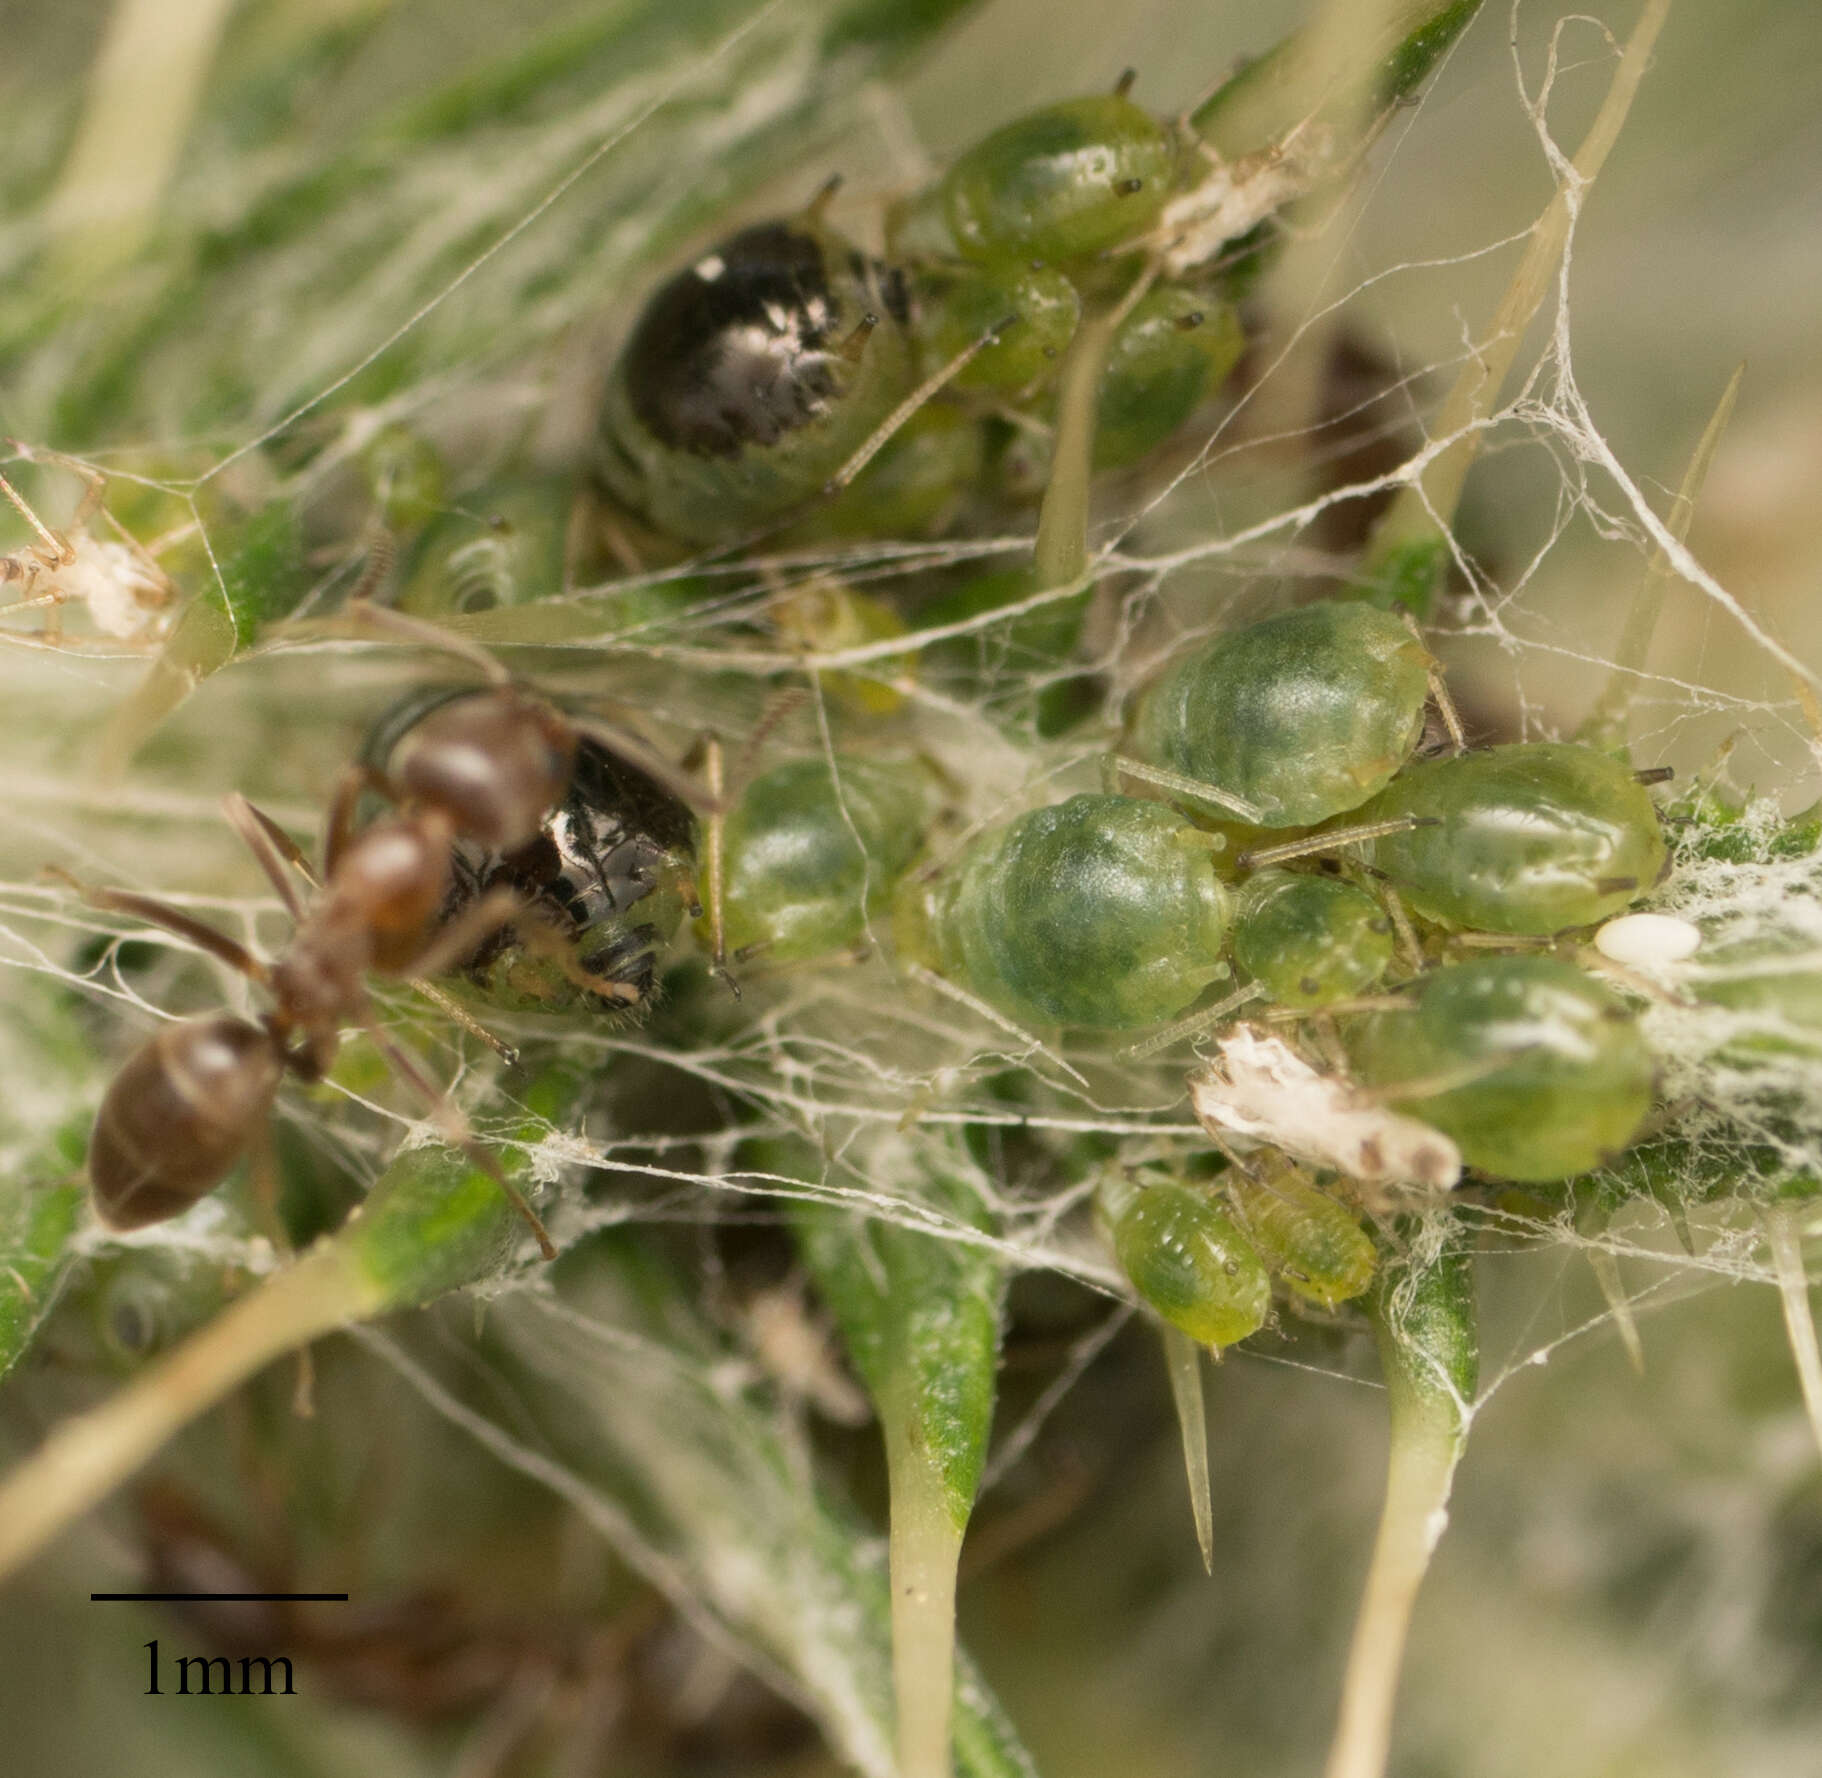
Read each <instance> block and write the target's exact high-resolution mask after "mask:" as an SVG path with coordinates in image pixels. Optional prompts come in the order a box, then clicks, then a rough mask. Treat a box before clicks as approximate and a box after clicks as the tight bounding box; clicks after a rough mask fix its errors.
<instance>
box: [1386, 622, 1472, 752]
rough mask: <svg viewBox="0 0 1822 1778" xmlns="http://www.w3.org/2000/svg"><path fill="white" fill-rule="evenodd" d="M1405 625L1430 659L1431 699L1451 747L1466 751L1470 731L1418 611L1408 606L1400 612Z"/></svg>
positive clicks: (1455, 750) (1412, 638) (1426, 657)
mask: <svg viewBox="0 0 1822 1778" xmlns="http://www.w3.org/2000/svg"><path fill="white" fill-rule="evenodd" d="M1398 616H1399V619H1400V621H1401V622H1402V623H1403V624H1404V627H1405V628H1406V629H1407V630H1409V631H1410V632H1411V640H1412V641H1413V642H1415V643H1416V644H1417V646H1418V647H1419V648H1421V649H1422V650H1423V651H1424V657H1425V659H1427V660H1429V662H1430V666H1429V673H1428V676H1429V681H1430V701H1431V702H1432V703H1433V704H1435V706H1436V713H1437V715H1439V716H1440V717H1441V718H1442V726H1443V727H1444V728H1446V729H1447V730H1448V731H1449V747H1450V749H1451V751H1453V752H1455V753H1458V754H1460V753H1466V752H1467V750H1468V732H1467V730H1466V729H1464V728H1463V727H1462V725H1461V712H1460V711H1459V710H1457V709H1456V707H1455V700H1454V698H1452V697H1451V696H1450V695H1449V687H1448V682H1447V681H1446V680H1445V679H1444V678H1443V676H1442V669H1441V667H1440V666H1439V665H1438V664H1437V662H1436V661H1435V659H1434V658H1433V657H1431V655H1430V650H1429V645H1428V643H1426V642H1425V641H1424V635H1423V630H1422V628H1421V627H1420V626H1419V624H1418V622H1417V616H1416V613H1414V612H1413V611H1411V610H1410V609H1409V608H1408V607H1407V608H1405V609H1403V610H1401V611H1400V612H1399V613H1398Z"/></svg>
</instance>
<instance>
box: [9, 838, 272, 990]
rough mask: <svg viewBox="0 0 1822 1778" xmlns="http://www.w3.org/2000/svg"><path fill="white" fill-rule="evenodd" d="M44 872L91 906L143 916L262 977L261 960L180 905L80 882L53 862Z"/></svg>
mask: <svg viewBox="0 0 1822 1778" xmlns="http://www.w3.org/2000/svg"><path fill="white" fill-rule="evenodd" d="M44 874H45V875H46V876H47V877H50V878H52V879H54V880H55V881H57V882H59V883H63V884H66V885H67V886H68V887H69V888H71V889H74V890H75V891H76V893H77V894H78V895H80V896H81V897H82V899H83V900H84V901H85V902H87V903H88V905H89V906H90V907H92V908H100V909H102V910H103V911H104V912H107V913H113V914H131V915H132V916H133V917H134V919H136V920H144V921H145V922H146V923H147V924H148V925H151V926H162V927H163V928H164V929H165V931H166V932H172V933H175V934H176V935H177V936H178V937H179V938H187V939H188V940H189V941H190V943H191V944H193V945H195V946H196V947H197V949H198V950H201V951H206V952H207V953H208V954H209V955H210V956H211V957H214V958H215V959H216V960H217V961H218V962H222V963H225V964H227V966H228V967H229V968H230V969H235V970H238V971H239V972H240V973H241V974H242V975H244V976H246V977H247V978H248V979H249V980H251V981H255V982H262V983H263V982H264V981H265V980H266V974H267V971H266V966H265V964H263V963H262V962H260V960H259V959H258V958H257V957H255V956H254V955H253V953H252V952H251V951H249V950H248V949H247V948H246V946H244V945H242V944H239V943H238V942H236V941H235V940H234V939H231V938H230V937H229V936H228V935H227V934H226V933H225V932H217V931H216V929H215V928H214V927H213V926H210V925H207V924H205V923H204V922H203V921H201V920H198V919H195V918H194V917H193V916H191V915H189V914H186V913H185V912H184V911H183V910H182V909H181V908H174V907H170V906H168V905H167V904H166V903H164V902H162V901H157V900H154V899H153V897H151V896H149V895H138V894H135V893H134V892H133V891H132V890H131V889H102V888H99V887H97V886H96V885H95V884H93V883H84V882H82V881H81V880H80V879H78V878H76V877H73V876H71V875H70V873H69V872H68V871H66V870H61V869H59V868H58V867H57V866H56V865H54V864H52V865H46V866H45V870H44Z"/></svg>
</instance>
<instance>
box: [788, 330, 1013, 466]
mask: <svg viewBox="0 0 1822 1778" xmlns="http://www.w3.org/2000/svg"><path fill="white" fill-rule="evenodd" d="M1017 319H1018V317H1017V316H1016V315H1008V316H1007V317H1006V319H1005V320H1004V321H1001V322H998V323H997V324H996V325H995V326H994V327H992V328H991V329H990V330H989V331H988V332H986V333H983V334H982V335H981V336H980V337H979V338H978V339H974V340H971V341H969V343H968V344H967V345H965V346H964V347H963V348H962V349H961V350H960V351H959V352H957V353H956V355H955V356H954V357H953V358H951V359H950V360H949V362H948V363H947V364H942V365H938V366H937V368H936V369H935V370H933V371H932V372H931V373H930V375H929V376H927V377H925V378H924V380H923V381H922V382H921V383H919V384H918V386H917V387H916V388H915V389H913V390H912V391H911V393H910V394H909V395H907V396H906V397H905V399H904V400H903V401H901V402H900V403H899V404H898V406H897V407H895V408H894V409H893V410H892V411H891V413H889V414H887V415H886V417H885V418H884V419H883V420H881V421H880V423H879V424H878V425H877V426H876V427H874V429H873V431H872V433H871V434H870V436H869V437H868V438H867V439H866V441H865V442H864V443H863V444H862V445H861V447H860V449H859V450H857V451H856V452H855V453H854V455H853V456H851V457H850V458H849V459H848V460H847V462H845V463H844V464H843V465H842V466H841V468H839V469H838V470H836V472H835V473H834V474H833V475H832V476H830V477H829V479H828V481H827V482H825V483H824V484H823V490H822V491H823V495H824V497H825V498H826V497H827V496H829V495H831V494H839V493H840V492H841V491H842V489H843V488H845V487H846V486H847V485H848V484H849V482H851V481H853V479H854V478H855V477H856V476H857V475H859V474H860V472H861V471H862V470H863V469H865V468H866V467H867V465H868V464H869V463H871V462H872V461H873V459H874V458H875V457H877V456H878V455H879V453H880V452H881V451H883V450H884V449H885V448H886V446H887V445H888V444H889V443H891V441H892V435H893V434H894V433H895V432H897V431H898V429H899V428H900V427H901V426H902V425H904V423H905V422H906V421H907V420H908V419H910V418H911V416H912V415H913V414H914V413H916V412H917V410H918V409H919V408H921V407H923V406H924V405H925V403H926V402H928V401H929V400H930V398H931V397H932V396H934V395H935V394H936V393H937V391H938V390H940V389H941V388H942V387H943V386H944V384H946V383H947V382H949V380H950V379H951V378H953V377H958V376H960V375H961V373H962V372H963V371H965V370H966V369H967V368H968V366H969V365H970V364H972V363H973V362H974V360H975V359H976V358H977V357H978V356H979V355H980V354H981V353H982V352H984V351H985V350H986V349H987V348H988V347H989V346H991V345H994V344H995V343H997V341H998V340H999V337H1000V335H1001V334H1002V333H1004V332H1005V331H1006V329H1007V328H1008V327H1010V326H1011V325H1012V324H1013V323H1014V322H1015V321H1016V320H1017ZM876 324H877V323H876ZM868 331H869V332H870V331H871V329H869V330H868ZM861 343H862V344H863V345H864V344H865V340H864V338H863V340H862V342H861Z"/></svg>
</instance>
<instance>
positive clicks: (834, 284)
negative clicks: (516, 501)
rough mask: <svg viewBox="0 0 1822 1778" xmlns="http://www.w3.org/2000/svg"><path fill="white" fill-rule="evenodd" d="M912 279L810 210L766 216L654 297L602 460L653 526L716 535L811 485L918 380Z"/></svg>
mask: <svg viewBox="0 0 1822 1778" xmlns="http://www.w3.org/2000/svg"><path fill="white" fill-rule="evenodd" d="M907 319H908V311H907V307H906V299H905V295H904V288H903V284H902V281H901V280H900V279H899V278H898V276H897V275H896V274H895V273H893V272H891V271H889V270H887V269H886V268H885V267H882V266H880V265H878V264H876V263H875V262H874V261H872V260H870V259H868V258H867V257H866V256H865V255H863V254H862V253H860V252H859V251H858V250H857V249H855V248H854V247H852V246H851V245H849V243H847V242H846V241H844V240H842V239H841V238H840V237H839V236H838V235H835V234H833V233H832V232H831V231H829V230H828V229H827V228H825V227H823V226H822V224H821V223H820V222H819V221H817V220H815V219H814V218H811V217H803V218H800V219H798V220H796V221H792V222H766V223H759V224H757V225H755V226H754V227H752V228H747V229H743V230H742V231H741V232H740V233H739V234H737V235H734V236H731V237H730V238H729V239H727V240H725V241H723V242H721V243H720V244H719V245H717V246H715V247H713V248H711V249H710V250H709V251H708V252H707V253H705V254H703V255H702V257H701V258H699V259H698V260H697V261H696V263H695V264H694V265H692V266H690V267H689V268H688V269H687V270H685V271H682V272H679V273H678V274H677V275H676V276H675V277H674V278H672V279H671V280H670V282H669V283H667V284H664V285H662V286H661V287H660V288H659V289H658V291H657V292H656V293H655V294H654V295H653V296H652V297H651V299H650V300H649V301H648V302H647V303H646V305H645V309H644V311H643V312H642V313H641V315H640V317H639V320H638V323H637V325H636V326H635V327H634V329H633V332H632V336H631V338H630V339H628V341H627V343H626V346H625V348H624V350H623V351H622V352H621V355H620V358H619V361H618V363H617V364H616V365H615V367H614V370H613V373H612V376H611V378H610V379H609V383H608V389H607V395H606V401H605V405H604V407H603V409H602V416H601V424H600V429H599V431H598V433H597V441H596V456H595V468H596V473H597V475H598V477H599V479H600V481H601V483H602V485H603V487H604V488H605V489H606V490H607V492H608V493H609V494H610V495H611V496H612V497H613V498H614V499H615V500H617V501H619V502H620V503H621V504H622V505H623V506H625V507H626V508H627V509H628V510H630V511H632V512H634V513H637V514H639V515H640V516H641V517H643V518H644V519H646V520H647V521H648V522H649V523H651V524H652V525H653V526H655V527H656V528H657V529H658V530H660V531H662V532H665V533H666V534H668V535H669V536H672V537H677V538H681V539H683V540H685V541H687V542H695V543H709V542H716V541H720V540H722V539H724V538H726V537H728V536H729V535H730V534H735V533H738V532H739V531H741V530H742V529H744V528H747V527H751V526H754V525H760V524H764V523H767V522H768V521H771V520H775V519H777V518H779V517H781V516H782V515H784V514H786V513H789V512H790V511H792V510H793V509H794V508H796V507H798V506H800V505H802V504H804V503H805V502H806V501H809V500H811V499H813V498H814V497H815V496H816V495H817V494H819V493H820V492H821V491H822V490H823V488H824V487H825V486H826V485H827V484H828V482H829V481H830V479H831V478H832V477H833V476H834V475H835V474H836V473H837V472H838V471H839V470H840V469H841V468H842V467H843V466H844V464H846V463H847V462H848V460H849V459H850V458H851V457H853V456H854V455H855V453H856V452H857V451H858V450H859V448H860V447H861V445H862V444H864V443H865V442H866V441H867V439H868V438H869V437H870V436H871V435H872V434H873V433H874V432H875V430H876V429H877V428H878V427H879V425H880V423H881V422H882V421H883V420H884V419H885V418H886V417H887V416H888V415H889V414H890V413H891V412H892V411H893V409H894V408H896V407H897V406H898V404H899V403H900V402H901V401H902V400H903V399H904V397H905V396H906V395H908V394H909V393H910V391H911V388H912V385H913V382H914V380H915V374H914V366H913V362H912V353H911V347H910V344H909V341H908V339H907V337H906V333H905V324H906V321H907Z"/></svg>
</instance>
